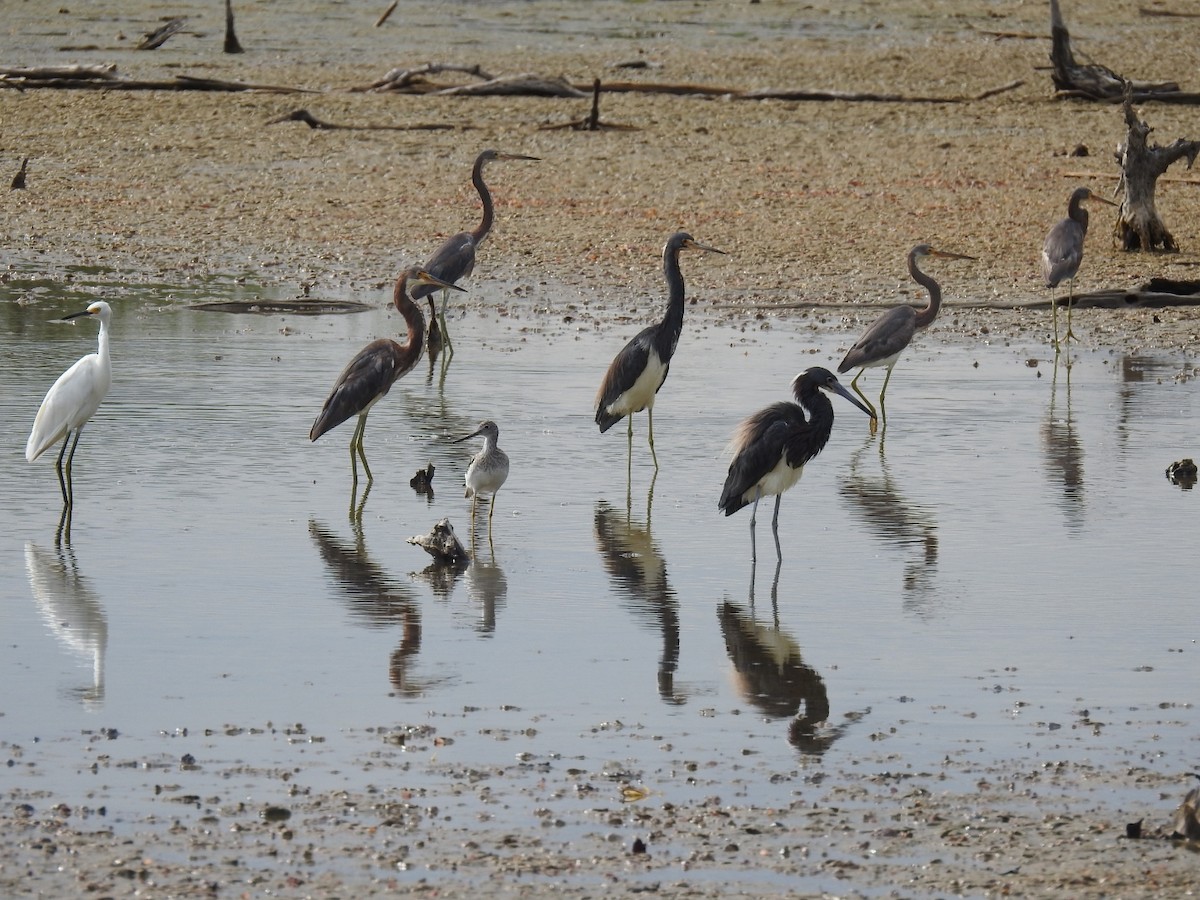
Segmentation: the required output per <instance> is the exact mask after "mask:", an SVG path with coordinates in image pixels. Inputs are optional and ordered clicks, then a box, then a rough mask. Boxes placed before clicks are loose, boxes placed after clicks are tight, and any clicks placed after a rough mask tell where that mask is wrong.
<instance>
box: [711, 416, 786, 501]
mask: <svg viewBox="0 0 1200 900" xmlns="http://www.w3.org/2000/svg"><path fill="white" fill-rule="evenodd" d="M806 424H807V423H806V422H805V420H804V411H803V410H802V409H801V408H800V407H799V406H798V405H797V404H795V403H784V402H782V401H781V402H779V403H773V404H771V405H770V406H768V407H766V408H764V409H760V410H759V411H758V412H756V413H755V414H754V415H752V416H749V417H748V418H746V419H745V420H743V421H742V423H741V424H740V425H738V427H737V430H736V431H735V432H734V433H733V440H732V442H731V446H732V448H733V454H734V455H733V462H731V463H730V464H729V474H728V475H727V476H726V477H725V487H724V489H723V490H722V491H721V499H720V501H719V502H718V503H717V506H718V507H719V508H720V509H723V510H724V511H725V515H727V516H732V515H733V514H734V513H735V512H737V511H738V510H739V509H741V508H742V507H743V506H745V505H746V503H747V501H746V500H745V498H744V496H743V495H744V494H745V493H746V491H748V490H750V489H751V488H752V487H754V485H756V484H757V483H758V481H759V479H761V478H762V477H763V476H764V475H766V474H767V473H768V472H770V471H771V470H772V469H774V468H775V467H776V466H777V465H779V459H780V457H781V456H782V454H783V452H784V447H785V444H786V441H787V437H788V433H789V432H790V431H792V430H794V429H796V428H803V427H804V426H805V425H806Z"/></svg>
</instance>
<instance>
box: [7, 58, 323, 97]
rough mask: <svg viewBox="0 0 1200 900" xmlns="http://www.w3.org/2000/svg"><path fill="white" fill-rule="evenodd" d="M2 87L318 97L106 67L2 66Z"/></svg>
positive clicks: (241, 83)
mask: <svg viewBox="0 0 1200 900" xmlns="http://www.w3.org/2000/svg"><path fill="white" fill-rule="evenodd" d="M0 84H4V85H7V86H10V87H16V88H20V89H32V88H59V89H64V90H102V91H230V92H237V91H252V92H255V93H267V94H303V93H314V92H313V91H309V90H307V89H305V88H297V87H289V86H287V85H277V84H252V83H248V82H244V81H223V80H221V79H217V78H197V77H194V76H192V75H176V76H175V77H174V78H169V79H165V80H162V81H157V80H149V81H148V80H145V79H139V78H126V77H125V76H124V75H121V74H119V73H118V72H117V67H116V66H115V65H104V66H0Z"/></svg>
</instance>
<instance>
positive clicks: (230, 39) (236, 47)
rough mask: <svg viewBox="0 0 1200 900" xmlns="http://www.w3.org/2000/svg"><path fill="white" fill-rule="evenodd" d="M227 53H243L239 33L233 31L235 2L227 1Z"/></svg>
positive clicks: (225, 48) (225, 47)
mask: <svg viewBox="0 0 1200 900" xmlns="http://www.w3.org/2000/svg"><path fill="white" fill-rule="evenodd" d="M224 50H225V52H226V53H242V52H244V51H243V50H242V45H241V44H240V43H239V42H238V39H237V32H235V31H234V30H233V0H225V46H224Z"/></svg>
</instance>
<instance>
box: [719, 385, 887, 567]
mask: <svg viewBox="0 0 1200 900" xmlns="http://www.w3.org/2000/svg"><path fill="white" fill-rule="evenodd" d="M822 391H828V392H829V393H832V394H840V395H841V396H843V397H845V398H846V399H847V400H849V401H850V402H851V403H853V404H854V405H855V406H857V407H858V408H859V409H861V410H862V411H863V412H865V413H866V414H867V415H870V414H871V411H870V410H869V409H868V408H867V407H866V406H864V405H863V404H862V403H860V402H859V401H858V400H857V399H856V398H855V397H854V395H853V394H851V393H850V392H849V391H848V390H846V388H845V387H844V386H843V385H842V384H841V382H839V381H838V380H837V376H836V375H834V374H833V373H832V372H830V371H829V370H828V369H823V368H821V367H820V366H816V367H813V368H811V369H805V370H804V371H803V372H801V373H800V374H799V375H797V376H796V377H795V378H794V379H793V380H792V393H793V394H794V395H795V397H796V402H795V403H790V402H786V401H780V402H778V403H773V404H771V405H770V406H768V407H766V408H765V409H760V410H759V411H758V412H756V413H754V415H752V416H750V417H749V418H747V419H745V420H744V421H743V422H742V423H741V424H740V425H738V427H737V430H736V431H735V432H734V433H733V440H732V441H731V443H730V449H731V450H732V452H733V462H731V463H730V464H729V475H728V476H727V477H726V478H725V488H724V490H722V491H721V500H720V502H719V503H718V504H717V505H718V506H719V507H720V508H721V509H722V510H724V512H725V515H727V516H732V515H733V514H734V513H735V512H737V511H738V510H739V509H741V508H742V507H743V506H747V505H749V504H754V508H753V509H752V510H751V511H750V555H751V558H752V559H754V560H757V558H758V554H757V551H756V549H755V546H754V523H755V520H756V519H757V517H758V501H759V500H761V499H762V498H763V497H769V496H770V495H772V494H774V495H775V515H774V516H773V517H772V518H771V531H772V532H773V533H774V535H775V553H776V554H777V556H778V558H779V559H783V551H782V550H781V549H780V547H779V501H780V499H781V498H782V496H783V492H784V491H786V490H788V489H789V488H790V487H792V486H793V485H794V484H795V483H796V482H797V481H799V480H800V476H801V474H802V473H803V472H804V467H805V465H807V464H808V462H809V461H810V460H811V459H812V458H813V457H815V456H816V455H817V454H818V453H820V452H821V451H822V450H823V449H824V448H825V444H826V443H828V442H829V434H830V432H831V431H832V430H833V404H832V403H830V402H829V398H827V397H826V396H825V395H824V394H823V393H822ZM805 413H807V416H806V415H805Z"/></svg>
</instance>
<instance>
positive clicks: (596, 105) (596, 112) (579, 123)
mask: <svg viewBox="0 0 1200 900" xmlns="http://www.w3.org/2000/svg"><path fill="white" fill-rule="evenodd" d="M561 128H570V129H571V130H572V131H603V130H604V129H606V128H611V129H615V130H617V131H637V126H636V125H613V124H610V123H608V122H604V121H602V120H601V118H600V79H599V78H597V79H596V80H595V81H593V82H592V111H591V112H590V113H588V114H587V115H586V116H584V117H583V118H582V119H576V120H575V121H573V122H564V123H563V124H562V125H543V126H542V128H541V130H542V131H554V130H557V129H561Z"/></svg>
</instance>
